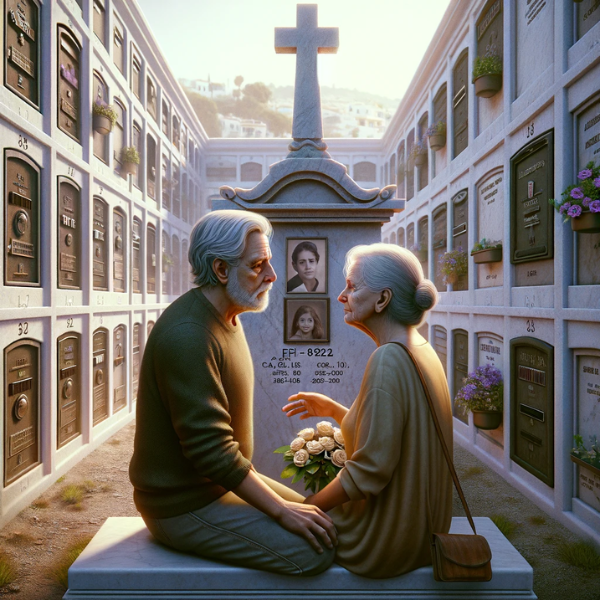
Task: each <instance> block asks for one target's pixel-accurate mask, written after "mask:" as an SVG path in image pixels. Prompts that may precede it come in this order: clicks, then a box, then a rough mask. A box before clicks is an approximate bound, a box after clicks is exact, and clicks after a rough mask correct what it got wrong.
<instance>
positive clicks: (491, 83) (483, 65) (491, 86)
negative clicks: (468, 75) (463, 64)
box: [473, 54, 502, 98]
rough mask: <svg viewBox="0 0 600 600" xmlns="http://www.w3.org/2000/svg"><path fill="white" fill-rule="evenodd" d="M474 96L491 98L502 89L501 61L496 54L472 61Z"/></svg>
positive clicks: (478, 57)
mask: <svg viewBox="0 0 600 600" xmlns="http://www.w3.org/2000/svg"><path fill="white" fill-rule="evenodd" d="M473 83H474V84H475V94H476V95H477V96H479V97H481V98H491V97H492V96H494V95H495V94H497V93H498V92H499V91H500V89H501V88H502V59H501V58H500V57H499V56H498V55H497V54H486V55H485V56H477V57H475V60H474V61H473Z"/></svg>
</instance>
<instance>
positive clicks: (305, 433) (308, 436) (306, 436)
mask: <svg viewBox="0 0 600 600" xmlns="http://www.w3.org/2000/svg"><path fill="white" fill-rule="evenodd" d="M298 437H301V438H302V439H303V440H306V441H307V442H308V441H309V440H312V439H313V438H314V437H315V430H314V429H313V428H312V427H307V428H306V429H303V430H302V431H299V432H298Z"/></svg>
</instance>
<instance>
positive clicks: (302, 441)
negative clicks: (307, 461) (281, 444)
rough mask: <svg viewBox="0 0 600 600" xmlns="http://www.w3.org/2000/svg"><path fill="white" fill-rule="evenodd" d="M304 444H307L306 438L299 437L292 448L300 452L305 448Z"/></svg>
mask: <svg viewBox="0 0 600 600" xmlns="http://www.w3.org/2000/svg"><path fill="white" fill-rule="evenodd" d="M304 444H306V440H305V439H304V438H301V437H297V438H296V439H295V440H294V441H293V442H292V443H291V444H290V450H291V451H292V452H298V450H300V449H301V448H304Z"/></svg>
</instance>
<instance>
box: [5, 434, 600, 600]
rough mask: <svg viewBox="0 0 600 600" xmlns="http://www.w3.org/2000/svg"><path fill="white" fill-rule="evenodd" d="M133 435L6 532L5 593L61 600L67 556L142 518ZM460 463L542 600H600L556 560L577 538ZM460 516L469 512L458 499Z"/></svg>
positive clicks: (588, 576)
mask: <svg viewBox="0 0 600 600" xmlns="http://www.w3.org/2000/svg"><path fill="white" fill-rule="evenodd" d="M134 431H135V423H131V424H130V425H128V426H126V427H124V428H123V429H122V430H121V431H120V432H119V433H117V434H116V435H114V436H113V437H112V438H111V439H110V440H108V441H107V442H106V443H105V444H104V445H103V446H101V447H100V448H98V449H97V450H95V451H94V452H93V453H92V454H90V455H89V456H88V457H87V458H85V459H84V460H82V461H81V462H80V463H79V464H78V465H76V466H75V467H74V468H73V469H71V471H69V473H68V474H67V476H66V477H65V478H64V480H62V481H58V482H57V483H55V484H54V485H53V486H52V487H51V488H50V489H49V490H48V491H47V492H46V493H44V494H43V495H42V496H41V497H40V498H39V499H38V500H37V501H36V502H35V503H33V504H32V505H31V506H30V507H28V508H26V509H25V510H23V511H22V512H21V513H20V514H19V515H18V516H17V517H16V518H15V519H13V520H12V521H11V522H10V523H8V525H6V526H5V527H4V529H3V530H2V531H0V549H1V550H2V551H3V552H4V553H5V554H6V555H8V556H9V557H10V558H11V559H12V561H13V563H14V564H15V566H16V569H17V576H16V579H15V581H14V582H13V583H12V584H10V585H7V586H4V588H0V595H3V596H6V597H8V598H14V599H15V600H21V599H22V600H59V599H60V598H62V596H63V594H64V592H65V586H63V585H60V584H58V583H56V582H55V581H54V580H53V578H52V571H53V569H55V568H56V566H57V565H58V564H59V563H60V561H61V558H62V557H63V555H64V554H65V552H66V551H67V550H68V549H69V548H70V547H71V546H72V545H73V544H75V543H76V542H77V541H79V540H81V539H86V538H90V537H91V536H93V535H94V533H95V532H96V531H97V530H98V529H99V527H100V525H101V524H102V523H103V522H104V520H105V519H106V518H107V517H109V516H135V515H137V512H136V510H135V507H134V505H133V502H132V499H131V486H130V483H129V479H128V476H127V465H128V463H129V458H130V456H131V451H132V445H133V434H134ZM455 462H456V465H457V470H458V472H459V476H460V478H461V482H462V484H463V487H464V490H465V494H466V496H467V500H468V502H469V506H470V507H471V511H472V512H473V514H474V515H475V516H490V517H491V516H495V515H499V516H502V517H504V518H505V519H506V520H507V522H508V524H509V526H510V525H512V526H513V527H514V532H513V533H512V534H510V535H509V539H510V540H511V542H512V543H513V544H514V545H515V546H516V548H517V549H518V550H519V551H520V552H521V554H523V556H524V557H525V558H526V559H527V560H528V561H529V563H530V564H531V565H532V566H533V568H534V591H535V592H536V594H537V595H538V597H539V598H540V600H571V599H573V600H600V571H598V572H596V573H589V572H587V571H584V570H583V569H580V568H577V567H572V566H569V565H567V564H565V563H563V562H561V561H560V560H559V558H558V548H559V547H560V545H561V544H563V543H566V542H569V541H576V540H577V536H575V535H574V534H572V533H571V532H570V531H568V530H567V529H566V528H564V527H563V526H562V525H560V524H559V523H557V522H556V521H554V520H553V519H550V518H549V517H548V516H546V514H545V513H543V512H542V511H540V510H539V509H538V508H537V507H536V506H535V505H534V504H533V503H532V502H530V501H529V500H528V499H527V498H525V497H524V496H523V495H522V494H520V493H519V492H518V491H516V490H515V489H513V488H512V487H510V486H509V485H507V484H506V482H505V481H504V480H503V479H502V478H501V477H500V476H498V475H496V474H495V473H494V472H493V471H491V470H490V469H488V468H487V467H486V466H485V465H483V464H482V463H481V462H480V461H479V460H477V459H476V458H475V457H473V456H472V455H471V454H469V453H468V452H467V451H465V450H463V449H462V448H460V447H459V446H456V447H455ZM74 490H75V491H74ZM77 490H79V492H77ZM79 496H80V497H79ZM66 499H69V500H70V501H71V504H69V503H67V502H66ZM454 514H455V515H461V514H463V512H462V508H461V505H460V501H459V500H458V497H456V495H455V499H454Z"/></svg>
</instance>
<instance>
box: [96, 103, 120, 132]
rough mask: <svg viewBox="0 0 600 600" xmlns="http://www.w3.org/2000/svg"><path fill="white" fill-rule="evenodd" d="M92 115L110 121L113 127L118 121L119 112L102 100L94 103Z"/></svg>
mask: <svg viewBox="0 0 600 600" xmlns="http://www.w3.org/2000/svg"><path fill="white" fill-rule="evenodd" d="M92 114H93V115H99V116H102V117H106V118H107V119H110V122H111V124H112V125H113V126H114V124H115V123H116V122H117V119H118V115H117V111H116V110H115V109H114V108H113V107H112V105H110V104H106V103H104V102H102V100H96V102H94V104H93V105H92Z"/></svg>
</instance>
